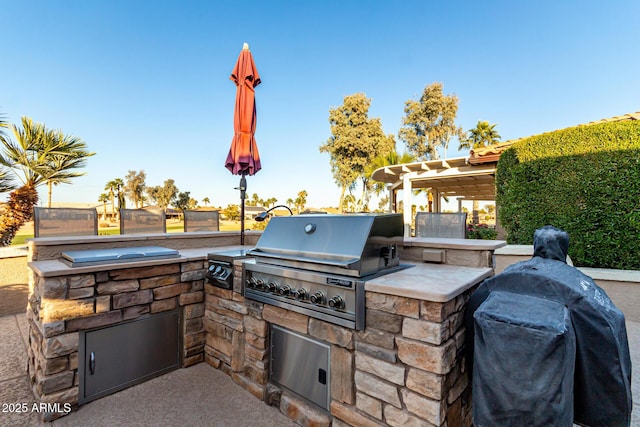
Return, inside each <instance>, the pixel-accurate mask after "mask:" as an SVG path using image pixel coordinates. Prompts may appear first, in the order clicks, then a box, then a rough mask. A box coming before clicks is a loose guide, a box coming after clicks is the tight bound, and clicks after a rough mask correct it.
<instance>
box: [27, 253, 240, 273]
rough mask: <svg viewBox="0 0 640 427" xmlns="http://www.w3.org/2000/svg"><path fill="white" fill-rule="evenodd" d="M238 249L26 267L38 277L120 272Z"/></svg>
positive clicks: (55, 261)
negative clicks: (156, 257) (71, 264)
mask: <svg viewBox="0 0 640 427" xmlns="http://www.w3.org/2000/svg"><path fill="white" fill-rule="evenodd" d="M251 247H252V246H244V248H247V249H249V248H251ZM238 248H243V246H239V245H232V246H214V247H209V248H193V249H180V250H179V252H180V256H179V257H176V258H167V259H156V260H144V261H132V262H121V263H105V264H96V265H87V266H83V267H70V266H68V265H67V264H65V263H64V262H62V261H61V260H59V259H51V260H43V261H30V262H28V263H27V265H28V266H29V268H31V270H33V272H34V273H36V274H37V275H38V276H40V277H55V276H71V275H74V274H86V273H95V272H97V271H108V270H122V269H126V268H138V267H150V266H155V265H166V264H178V263H183V262H190V261H200V260H206V259H207V255H208V254H209V253H210V252H220V251H228V250H234V249H238Z"/></svg>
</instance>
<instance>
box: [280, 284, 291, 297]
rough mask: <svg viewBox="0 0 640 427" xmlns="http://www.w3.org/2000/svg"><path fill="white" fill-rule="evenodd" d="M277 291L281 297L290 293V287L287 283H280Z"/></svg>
mask: <svg viewBox="0 0 640 427" xmlns="http://www.w3.org/2000/svg"><path fill="white" fill-rule="evenodd" d="M278 293H279V294H280V295H282V296H283V297H288V296H289V295H291V287H290V286H289V285H282V286H280V287H279V288H278Z"/></svg>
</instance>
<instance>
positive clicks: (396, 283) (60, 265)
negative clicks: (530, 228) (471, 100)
mask: <svg viewBox="0 0 640 427" xmlns="http://www.w3.org/2000/svg"><path fill="white" fill-rule="evenodd" d="M422 240H428V242H427V244H428V246H429V247H434V246H433V245H434V244H437V242H434V241H435V240H440V239H419V241H416V242H414V243H417V244H416V246H422V245H424V244H425V242H422ZM444 240H447V242H444V243H443V245H447V247H454V248H460V246H461V245H463V243H464V245H471V246H473V247H474V248H475V249H476V250H485V249H488V248H492V247H495V245H499V244H500V242H497V241H469V240H466V239H460V240H461V242H451V241H450V240H452V239H444ZM487 242H488V243H487ZM407 243H408V242H407V241H406V240H405V245H406V244H407ZM409 243H411V242H409ZM238 249H250V247H249V246H239V245H233V246H215V247H205V248H193V249H181V250H180V257H177V258H168V259H156V260H143V261H133V262H126V263H110V264H106V263H105V264H99V265H88V266H83V267H70V266H69V265H67V264H65V263H64V262H62V261H61V260H59V259H56V260H44V261H32V262H29V263H28V266H29V268H31V269H32V270H33V271H34V272H35V273H36V274H37V275H38V276H40V277H55V276H71V275H77V274H88V273H95V272H98V271H108V270H121V269H128V268H139V267H150V266H157V265H167V264H176V263H183V262H190V261H200V260H206V259H207V255H208V254H209V253H211V252H223V251H233V250H238ZM492 274H493V270H492V269H491V268H475V267H463V266H456V265H445V264H428V263H418V264H415V265H413V266H412V267H410V268H406V269H403V270H400V271H397V272H394V273H390V274H386V275H383V276H381V277H378V278H375V279H371V280H369V281H367V282H366V283H365V290H366V291H371V292H378V293H383V294H389V295H395V296H404V297H409V298H416V299H421V300H425V301H434V302H446V301H449V300H451V299H453V298H455V297H456V296H458V295H460V294H461V293H463V292H464V291H466V290H467V289H469V288H471V287H472V286H474V285H476V284H477V283H479V282H480V281H482V280H483V279H485V278H487V277H489V276H491V275H492Z"/></svg>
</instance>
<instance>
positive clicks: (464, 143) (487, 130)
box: [458, 121, 501, 224]
mask: <svg viewBox="0 0 640 427" xmlns="http://www.w3.org/2000/svg"><path fill="white" fill-rule="evenodd" d="M495 127H496V125H495V123H494V124H492V125H490V124H489V122H487V121H478V124H476V127H475V128H473V129H469V136H467V137H465V138H461V139H460V146H459V147H458V150H462V149H463V148H468V149H469V150H473V149H474V148H478V147H486V146H487V145H492V144H496V143H498V142H499V141H500V138H501V136H500V134H499V133H498V131H496V130H495ZM478 209H479V204H478V201H477V200H474V201H473V212H472V217H471V218H472V222H473V223H474V224H478V223H479V222H480V219H479V217H478Z"/></svg>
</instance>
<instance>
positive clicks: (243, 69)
mask: <svg viewBox="0 0 640 427" xmlns="http://www.w3.org/2000/svg"><path fill="white" fill-rule="evenodd" d="M230 79H231V80H233V82H234V83H235V84H236V86H237V90H236V107H235V113H234V116H233V130H234V135H233V140H232V141H231V149H230V150H229V155H228V156H227V161H226V162H225V167H226V168H227V169H229V170H230V171H231V173H233V174H234V175H253V174H255V173H256V172H258V171H259V170H260V169H261V168H262V166H261V165H260V154H259V153H258V145H257V144H256V138H255V136H254V135H255V132H256V100H255V87H256V86H258V85H259V84H260V75H259V74H258V70H257V69H256V65H255V64H254V62H253V55H251V51H250V50H249V46H248V45H247V44H246V43H245V44H244V47H243V48H242V52H240V56H238V61H236V66H235V67H234V68H233V72H232V73H231V77H230Z"/></svg>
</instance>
